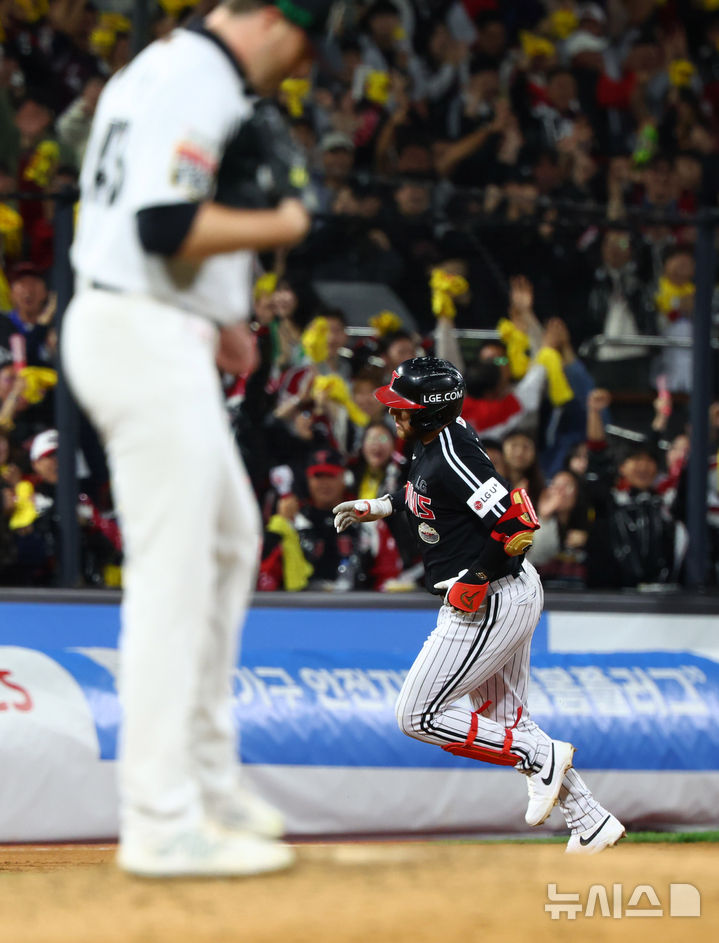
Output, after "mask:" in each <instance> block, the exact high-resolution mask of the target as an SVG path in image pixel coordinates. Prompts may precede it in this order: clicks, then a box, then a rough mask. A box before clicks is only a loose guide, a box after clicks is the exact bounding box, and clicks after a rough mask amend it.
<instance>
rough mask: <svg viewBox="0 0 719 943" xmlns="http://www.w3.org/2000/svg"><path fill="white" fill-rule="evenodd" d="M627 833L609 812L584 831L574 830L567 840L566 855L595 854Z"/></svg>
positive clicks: (610, 845) (609, 846) (614, 843)
mask: <svg viewBox="0 0 719 943" xmlns="http://www.w3.org/2000/svg"><path fill="white" fill-rule="evenodd" d="M626 834H627V832H626V829H625V828H624V826H623V825H622V823H621V822H620V821H619V819H617V818H615V817H614V816H613V815H612V814H611V813H610V812H608V813H607V814H606V816H605V817H604V818H603V819H602V821H601V822H599V823H598V824H597V825H592V827H591V828H588V829H587V830H586V831H584V832H575V833H574V834H573V835H572V836H571V838H570V839H569V841H568V842H567V849H566V853H567V854H568V855H597V854H599V852H600V851H604V849H605V848H611V847H612V846H613V845H616V843H617V842H618V841H621V840H622V838H624V836H625V835H626Z"/></svg>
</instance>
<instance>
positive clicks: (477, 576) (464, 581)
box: [434, 570, 489, 612]
mask: <svg viewBox="0 0 719 943" xmlns="http://www.w3.org/2000/svg"><path fill="white" fill-rule="evenodd" d="M434 588H435V589H444V590H446V592H445V594H444V604H445V606H452V608H453V609H459V610H460V612H476V611H477V610H478V609H479V607H480V606H481V605H482V603H483V602H484V597H485V596H486V595H487V590H488V589H489V579H488V578H487V574H486V573H481V572H480V573H470V572H469V570H461V571H460V572H459V573H458V574H457V576H453V577H452V578H451V579H448V580H440V582H439V583H435V584H434Z"/></svg>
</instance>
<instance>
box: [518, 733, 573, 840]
mask: <svg viewBox="0 0 719 943" xmlns="http://www.w3.org/2000/svg"><path fill="white" fill-rule="evenodd" d="M573 757H574V747H573V746H572V744H571V743H565V741H564V740H552V742H551V744H550V747H549V756H548V757H547V759H546V761H545V763H544V766H543V767H542V768H541V769H540V770H539V772H538V773H533V774H532V775H531V776H530V777H529V778H528V779H527V789H528V791H529V803H528V805H527V811H526V813H525V815H524V821H525V822H526V823H527V825H531V826H532V827H535V826H537V825H541V824H542V822H544V821H546V819H548V818H549V815H550V813H551V811H552V809H553V808H554V806H555V804H556V802H557V799H558V798H559V790H560V789H561V788H562V780H563V779H564V774H565V773H566V772H567V770H568V769H571V766H572V758H573Z"/></svg>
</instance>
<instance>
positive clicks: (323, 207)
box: [309, 131, 355, 225]
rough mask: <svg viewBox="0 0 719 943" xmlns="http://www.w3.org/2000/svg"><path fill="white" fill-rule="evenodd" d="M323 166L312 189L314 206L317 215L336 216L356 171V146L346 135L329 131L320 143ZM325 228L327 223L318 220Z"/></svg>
mask: <svg viewBox="0 0 719 943" xmlns="http://www.w3.org/2000/svg"><path fill="white" fill-rule="evenodd" d="M319 149H320V153H321V166H320V173H319V174H317V175H316V176H315V177H314V178H313V180H312V183H311V185H310V196H309V199H310V200H311V206H312V209H313V210H314V212H315V213H317V214H329V213H332V212H333V205H334V204H335V201H336V200H337V197H338V195H339V193H340V191H341V190H342V189H343V188H344V187H345V186H346V185H347V182H348V180H349V178H350V175H351V174H352V169H353V167H354V153H355V146H354V142H353V140H352V138H351V137H350V136H349V135H347V134H344V133H343V132H342V131H328V132H327V133H326V134H325V135H324V136H323V137H322V139H321V141H320V147H319ZM318 222H319V224H320V225H321V224H322V222H323V220H322V219H320V220H318Z"/></svg>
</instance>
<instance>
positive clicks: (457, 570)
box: [334, 358, 624, 854]
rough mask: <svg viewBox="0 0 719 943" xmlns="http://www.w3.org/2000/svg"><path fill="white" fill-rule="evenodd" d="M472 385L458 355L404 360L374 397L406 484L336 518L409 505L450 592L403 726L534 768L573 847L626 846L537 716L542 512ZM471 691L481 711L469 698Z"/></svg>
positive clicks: (534, 814)
mask: <svg viewBox="0 0 719 943" xmlns="http://www.w3.org/2000/svg"><path fill="white" fill-rule="evenodd" d="M464 392H465V387H464V380H463V378H462V375H461V373H460V372H459V371H458V370H457V369H456V368H455V367H454V366H452V364H451V363H449V362H448V361H446V360H438V359H434V358H416V359H413V360H406V361H405V362H404V363H402V364H400V366H399V367H398V368H397V370H395V371H394V373H393V374H392V380H391V382H390V383H389V385H388V386H383V387H381V388H380V389H378V390H377V391H376V392H375V396H376V397H377V399H378V400H380V402H382V403H384V404H385V406H388V407H389V411H390V414H391V415H392V416H393V417H394V421H395V424H396V426H397V433H398V435H399V436H400V438H403V439H406V440H408V441H409V442H410V443H411V444H412V448H413V454H412V462H411V465H410V470H409V475H408V481H407V486H406V488H405V489H403V490H400V491H396V492H394V493H393V494H388V495H385V496H384V497H382V498H375V499H374V500H371V501H345V502H343V503H342V504H339V505H337V507H335V508H334V513H335V527H336V528H337V530H338V531H339V532H341V531H343V530H345V528H347V527H349V526H350V524H353V523H355V522H356V521H374V520H378V519H379V518H383V517H388V516H389V515H390V514H393V513H396V512H398V511H400V510H404V511H405V512H406V513H407V515H408V517H409V520H410V523H411V525H412V527H413V529H415V532H416V534H417V538H418V543H419V545H420V547H421V550H422V556H423V560H424V565H425V573H426V583H427V588H428V589H429V590H430V592H434V593H440V594H443V596H444V599H443V605H442V607H441V609H440V610H439V617H438V619H437V626H436V628H435V629H434V631H433V632H432V633H431V634H430V636H429V637H428V639H427V641H426V642H425V644H424V646H423V648H422V650H421V652H420V653H419V655H418V656H417V658H416V660H415V662H414V664H413V665H412V667H411V668H410V670H409V674H408V675H407V678H406V680H405V682H404V685H403V686H402V690H401V691H400V694H399V697H398V699H397V705H396V713H397V720H398V723H399V726H400V729H401V730H402V731H403V732H404V733H406V734H407V735H408V736H410V737H416V738H417V739H418V740H426V741H427V743H434V744H437V746H439V747H441V748H442V749H443V750H446V751H447V752H449V753H454V754H456V755H459V756H470V757H472V758H473V759H476V760H481V761H483V762H485V763H495V764H497V765H499V766H513V767H514V768H515V769H517V770H519V772H520V773H524V774H525V775H526V776H527V782H528V787H529V804H528V806H527V812H526V815H525V820H526V822H527V824H528V825H532V826H535V825H541V824H542V822H544V821H545V820H546V819H547V818H548V816H549V814H550V813H551V811H552V808H553V807H554V805H555V803H557V802H559V805H560V808H561V810H562V812H563V813H564V816H565V819H566V821H567V825H568V826H569V828H570V830H571V837H570V839H569V844H568V846H567V851H568V852H572V853H578V854H594V853H596V852H599V851H602V850H603V849H604V848H607V847H609V846H611V845H615V844H616V843H617V842H618V841H619V839H620V838H622V837H623V835H624V826H623V825H622V823H621V822H619V820H618V819H616V818H615V817H614V816H613V815H612V814H611V813H609V812H607V810H606V809H604V808H603V807H602V806H601V805H600V804H599V803H598V802H597V800H596V799H595V798H594V796H593V795H592V794H591V792H590V791H589V789H588V788H587V786H586V784H585V783H584V781H583V780H582V778H581V777H580V776H579V774H578V773H576V772H575V770H574V769H573V768H572V757H573V754H574V747H573V746H572V744H571V743H564V742H563V741H560V740H552V739H551V738H550V737H549V736H548V735H547V734H546V733H545V732H544V731H543V730H541V729H540V728H539V727H538V726H537V724H535V723H534V721H533V720H532V719H531V717H530V716H529V712H528V710H527V706H526V705H527V688H528V683H529V651H530V644H531V639H532V634H533V632H534V629H535V628H536V626H537V623H538V621H539V617H540V614H541V611H542V603H543V598H544V594H543V591H542V585H541V582H540V579H539V576H538V574H537V571H536V570H535V569H534V567H533V566H532V564H531V563H529V561H528V560H526V559H525V556H524V555H525V552H526V550H527V549H528V548H529V546H530V544H531V543H532V536H533V532H534V531H535V530H536V529H537V528H538V527H539V524H538V521H537V517H536V514H535V512H534V508H533V507H532V504H531V502H530V500H529V498H528V496H527V494H526V492H525V491H524V489H523V488H515V489H514V490H511V491H510V487H509V484H508V483H507V482H506V481H505V480H504V479H503V478H502V477H501V476H500V475H499V474H498V473H497V471H496V470H495V468H494V466H493V465H492V463H491V461H490V459H489V458H488V456H487V455H486V454H485V452H484V451H483V450H482V447H481V445H480V442H479V439H478V438H477V436H476V434H475V433H474V432H473V431H472V430H471V429H469V428H468V427H467V426H466V424H465V423H464V421H463V420H462V419H460V418H459V415H460V412H461V410H462V401H463V399H464ZM464 695H469V698H470V701H471V704H472V706H473V708H474V710H470V709H468V708H466V707H460V706H457V704H456V702H457V701H458V700H459V699H460V698H461V697H463V696H464Z"/></svg>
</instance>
